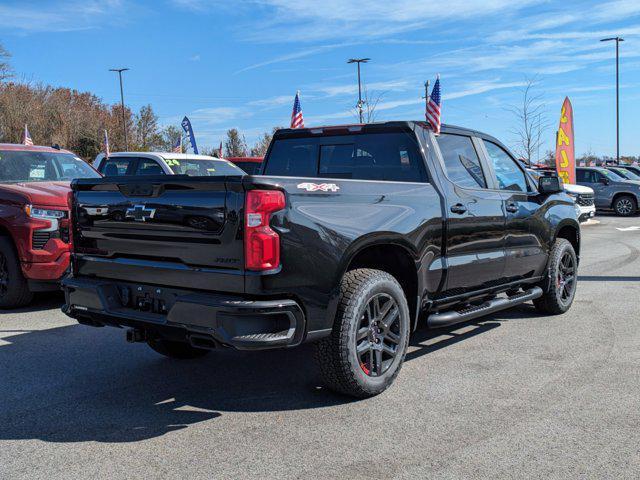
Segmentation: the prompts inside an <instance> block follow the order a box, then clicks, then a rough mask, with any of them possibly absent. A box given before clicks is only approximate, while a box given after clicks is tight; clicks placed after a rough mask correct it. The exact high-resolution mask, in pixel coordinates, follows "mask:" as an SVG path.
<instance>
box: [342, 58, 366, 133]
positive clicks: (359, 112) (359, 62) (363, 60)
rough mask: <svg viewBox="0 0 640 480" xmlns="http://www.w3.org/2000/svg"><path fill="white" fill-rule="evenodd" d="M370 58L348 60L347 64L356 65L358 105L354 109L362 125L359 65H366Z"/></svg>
mask: <svg viewBox="0 0 640 480" xmlns="http://www.w3.org/2000/svg"><path fill="white" fill-rule="evenodd" d="M369 60H371V59H370V58H350V59H349V60H348V61H347V63H356V64H357V65H358V104H357V105H356V108H357V109H358V116H359V117H360V123H364V122H363V120H362V105H363V103H362V85H361V83H360V64H361V63H367V62H368V61H369Z"/></svg>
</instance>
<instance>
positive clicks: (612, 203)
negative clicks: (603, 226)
mask: <svg viewBox="0 0 640 480" xmlns="http://www.w3.org/2000/svg"><path fill="white" fill-rule="evenodd" d="M576 179H577V182H578V185H583V186H585V187H590V188H592V189H593V191H594V193H595V203H596V208H600V209H613V210H614V211H615V212H616V213H617V214H618V215H621V216H624V217H628V216H630V215H635V213H636V212H637V210H638V201H639V200H640V182H636V181H634V180H627V179H625V178H622V177H621V176H620V175H618V174H617V173H615V172H613V171H611V170H608V169H606V168H602V167H579V168H576Z"/></svg>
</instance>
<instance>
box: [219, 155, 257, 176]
mask: <svg viewBox="0 0 640 480" xmlns="http://www.w3.org/2000/svg"><path fill="white" fill-rule="evenodd" d="M262 158H263V157H227V160H229V161H230V162H231V163H233V164H234V165H236V166H238V167H240V168H241V169H242V170H244V171H245V172H247V173H248V174H249V175H255V174H256V173H258V172H259V171H260V166H261V165H262Z"/></svg>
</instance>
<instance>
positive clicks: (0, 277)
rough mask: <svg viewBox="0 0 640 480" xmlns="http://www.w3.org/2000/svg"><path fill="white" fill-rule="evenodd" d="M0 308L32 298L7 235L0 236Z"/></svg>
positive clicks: (21, 305) (18, 305)
mask: <svg viewBox="0 0 640 480" xmlns="http://www.w3.org/2000/svg"><path fill="white" fill-rule="evenodd" d="M0 283H1V285H0V308H17V307H23V306H25V305H27V304H28V303H29V302H31V300H32V299H33V293H32V292H31V291H29V285H28V284H27V280H26V278H24V275H22V269H21V268H20V261H19V260H18V254H17V252H16V249H15V247H14V245H13V242H12V241H11V239H10V238H8V237H0Z"/></svg>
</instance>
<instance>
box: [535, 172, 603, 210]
mask: <svg viewBox="0 0 640 480" xmlns="http://www.w3.org/2000/svg"><path fill="white" fill-rule="evenodd" d="M527 172H529V174H531V175H532V176H533V177H534V178H535V179H536V181H537V180H538V178H539V177H540V170H534V169H532V168H527ZM562 186H563V187H564V191H565V192H567V194H568V195H569V196H570V197H571V198H573V201H574V202H575V203H576V206H577V207H578V208H579V210H580V215H579V220H580V221H581V222H586V221H587V220H589V219H590V218H593V217H595V215H596V204H595V201H594V200H595V194H594V192H593V188H590V187H585V186H583V185H575V184H573V183H563V184H562Z"/></svg>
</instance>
